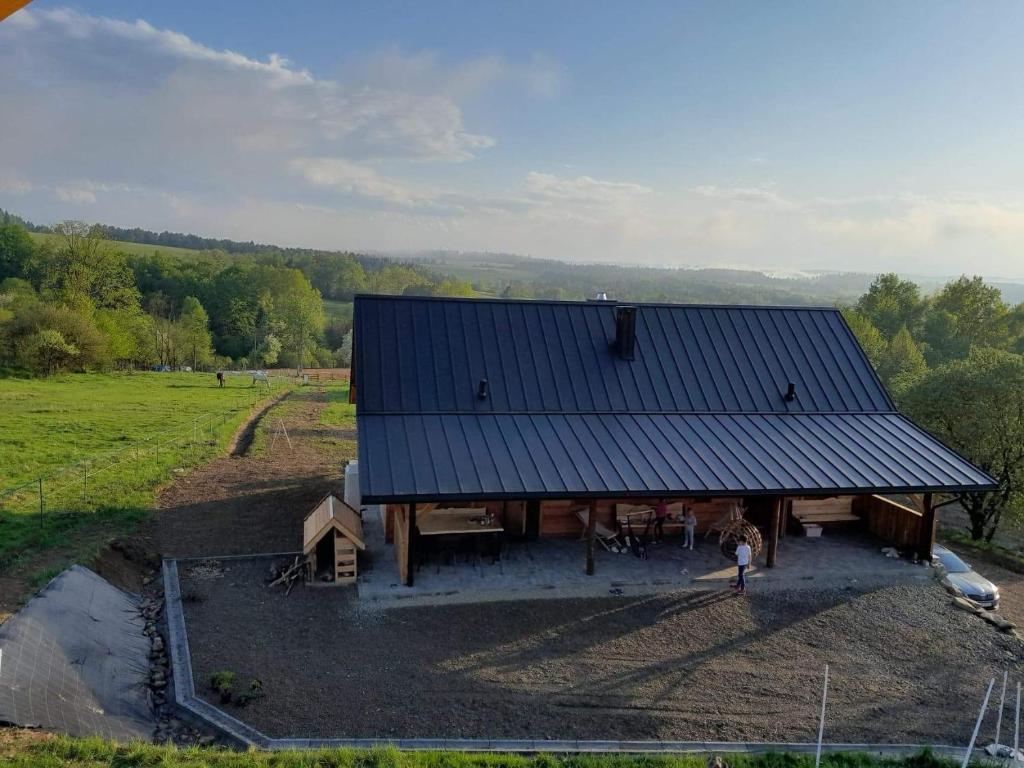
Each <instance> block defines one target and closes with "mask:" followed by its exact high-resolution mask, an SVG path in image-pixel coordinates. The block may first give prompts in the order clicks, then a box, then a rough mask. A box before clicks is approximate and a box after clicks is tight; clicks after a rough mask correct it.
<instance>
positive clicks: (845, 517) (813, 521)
mask: <svg viewBox="0 0 1024 768" xmlns="http://www.w3.org/2000/svg"><path fill="white" fill-rule="evenodd" d="M792 514H793V519H794V520H796V521H797V522H798V523H800V524H801V525H803V526H808V525H828V524H830V523H853V522H859V521H860V520H861V518H860V517H859V516H858V515H856V514H854V512H853V497H852V496H839V497H837V498H832V499H793V509H792Z"/></svg>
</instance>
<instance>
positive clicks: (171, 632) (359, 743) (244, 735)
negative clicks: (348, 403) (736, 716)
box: [163, 553, 965, 761]
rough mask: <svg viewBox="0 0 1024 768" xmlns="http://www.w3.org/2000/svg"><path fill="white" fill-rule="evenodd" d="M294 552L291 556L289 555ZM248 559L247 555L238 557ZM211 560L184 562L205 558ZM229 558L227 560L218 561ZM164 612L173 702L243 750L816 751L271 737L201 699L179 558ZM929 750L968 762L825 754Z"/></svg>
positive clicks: (791, 746) (171, 570)
mask: <svg viewBox="0 0 1024 768" xmlns="http://www.w3.org/2000/svg"><path fill="white" fill-rule="evenodd" d="M289 554H291V553H289ZM239 557H248V556H239ZM205 559H208V558H181V560H187V561H192V560H205ZM217 559H227V558H217ZM163 578H164V601H165V606H164V614H165V616H166V618H167V635H168V638H169V639H168V645H169V647H170V660H171V671H172V673H173V675H174V702H175V704H176V705H177V706H179V707H181V708H182V709H183V710H185V711H186V712H187V713H189V715H191V716H193V717H196V718H199V719H200V720H201V721H202V722H204V723H206V724H207V725H208V726H210V727H211V728H213V729H215V730H216V731H218V732H220V733H221V734H223V735H224V736H226V737H227V738H228V739H230V740H231V741H233V742H235V743H236V744H238V745H239V746H243V747H255V748H257V749H266V750H287V749H327V748H335V749H337V748H352V749H375V748H380V747H394V748H396V749H401V750H408V751H438V750H447V751H453V752H516V753H540V752H550V753H561V754H577V753H591V754H594V753H621V754H682V753H708V752H721V753H747V754H758V753H765V752H796V753H803V754H807V753H813V752H814V751H815V748H816V745H815V744H813V743H804V742H796V743H786V742H736V741H593V740H571V739H569V740H546V739H344V738H339V739H294V738H284V739H272V738H269V737H268V736H265V735H264V734H263V733H261V732H260V731H257V730H256V729H255V728H252V727H251V726H248V725H246V724H245V723H243V722H242V721H240V720H238V719H236V718H234V717H232V716H231V715H229V714H228V713H227V712H224V711H223V710H221V709H218V708H217V707H215V706H213V705H212V704H210V703H209V702H207V701H204V700H203V699H200V698H199V697H197V696H196V689H195V680H194V678H193V675H192V657H191V654H190V653H189V648H188V634H187V632H186V630H185V614H184V611H183V610H182V607H181V584H180V582H179V579H178V560H177V559H166V560H164V561H163ZM924 749H930V750H931V751H932V752H934V753H935V754H937V755H942V756H944V757H949V758H952V759H955V760H958V761H959V760H963V757H964V752H965V748H964V747H953V746H948V745H941V744H823V745H822V751H823V752H862V753H867V754H872V755H878V756H890V757H893V756H895V757H898V756H905V755H912V754H917V753H918V752H920V751H921V750H924Z"/></svg>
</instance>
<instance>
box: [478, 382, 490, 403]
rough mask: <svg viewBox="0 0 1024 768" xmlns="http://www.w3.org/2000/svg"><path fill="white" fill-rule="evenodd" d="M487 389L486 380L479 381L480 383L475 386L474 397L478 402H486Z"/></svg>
mask: <svg viewBox="0 0 1024 768" xmlns="http://www.w3.org/2000/svg"><path fill="white" fill-rule="evenodd" d="M487 388H488V384H487V379H480V383H479V384H477V385H476V396H477V397H478V398H479V399H480V400H486V399H487Z"/></svg>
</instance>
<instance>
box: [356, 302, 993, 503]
mask: <svg viewBox="0 0 1024 768" xmlns="http://www.w3.org/2000/svg"><path fill="white" fill-rule="evenodd" d="M636 306H637V320H636V334H637V335H636V354H635V359H634V360H632V361H625V360H622V359H621V358H620V357H619V356H618V355H617V354H616V353H615V350H614V349H613V348H612V347H611V342H612V340H613V337H614V332H615V330H614V328H615V326H614V304H609V303H597V302H524V301H497V300H483V301H481V300H466V299H432V298H420V297H417V298H406V297H381V296H372V297H370V296H360V297H357V299H356V306H355V321H354V322H355V344H356V346H355V360H354V384H355V388H356V390H355V391H356V403H357V421H358V430H359V464H360V487H361V491H362V494H363V499H364V500H365V501H366V502H368V503H378V502H387V501H408V500H416V499H423V500H426V499H438V500H442V499H445V500H458V499H463V500H469V499H485V498H492V499H500V498H507V499H521V498H539V497H551V498H555V497H560V498H567V497H571V498H586V497H630V496H671V495H675V496H698V495H701V496H720V495H755V494H792V495H797V494H803V495H832V494H842V493H896V492H920V491H951V492H952V491H963V490H981V489H985V488H989V487H991V486H992V485H993V481H992V479H991V478H990V477H988V476H987V475H986V474H985V473H983V472H981V471H980V470H978V469H977V468H976V467H974V466H972V465H971V464H970V463H969V462H967V461H966V460H965V459H963V458H962V457H960V456H958V455H957V454H955V453H954V452H952V451H950V450H949V449H948V448H946V447H945V446H943V445H942V444H941V443H939V442H938V441H937V440H935V439H934V438H933V437H931V436H930V435H928V434H927V433H926V432H924V431H923V430H921V429H919V428H918V427H916V426H914V425H913V424H912V423H911V422H909V421H908V420H907V419H906V418H904V417H903V416H901V415H899V414H898V413H897V412H896V410H895V407H894V406H893V404H892V401H891V400H890V399H889V396H888V394H887V393H886V392H885V389H884V388H883V387H882V385H881V383H880V382H879V381H878V378H877V376H876V375H875V373H874V371H873V370H872V368H871V366H870V364H869V363H868V361H867V358H866V357H865V356H864V353H863V351H862V350H861V349H860V346H859V345H858V344H857V342H856V340H855V339H854V337H853V334H852V333H851V331H850V330H849V328H848V327H847V325H846V323H845V322H844V321H843V319H842V316H841V315H840V314H839V312H838V311H836V310H834V309H823V308H796V307H793V308H777V307H730V306H723V307H711V306H692V305H652V304H639V305H636ZM480 379H487V380H488V397H487V398H486V399H483V400H481V399H480V398H478V396H477V387H478V384H479V381H480ZM788 382H793V383H794V384H795V385H796V393H797V397H796V399H795V400H794V401H792V402H787V401H786V400H785V398H784V394H785V391H786V387H787V383H788Z"/></svg>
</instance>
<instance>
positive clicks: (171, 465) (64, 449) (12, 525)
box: [0, 373, 291, 569]
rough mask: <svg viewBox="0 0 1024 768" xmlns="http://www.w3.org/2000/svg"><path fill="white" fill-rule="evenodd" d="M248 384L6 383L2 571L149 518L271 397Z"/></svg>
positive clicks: (0, 432)
mask: <svg viewBox="0 0 1024 768" xmlns="http://www.w3.org/2000/svg"><path fill="white" fill-rule="evenodd" d="M250 384H251V380H250V379H248V378H247V377H244V376H238V377H234V376H228V378H227V385H226V386H225V387H224V388H220V387H218V386H217V383H216V379H215V378H214V376H213V374H205V373H135V374H116V375H109V374H107V375H105V374H70V375H66V376H60V377H55V378H52V379H0V402H2V403H3V408H2V409H0V526H2V528H0V531H2V535H0V569H2V568H3V567H4V566H5V565H10V564H11V563H12V562H13V561H14V560H17V559H20V558H24V557H27V556H30V555H31V554H33V553H34V552H38V551H39V550H42V549H50V548H54V547H62V546H66V545H67V544H68V540H69V537H70V534H71V532H72V531H73V530H75V529H76V528H77V527H80V526H81V525H83V524H85V523H87V522H89V521H90V520H97V519H101V518H102V519H105V520H106V521H107V522H115V523H118V522H123V523H124V524H125V526H127V525H128V524H130V523H132V522H134V521H136V520H138V519H140V518H141V517H143V516H144V515H145V514H146V510H148V509H149V508H150V507H151V506H152V503H153V499H154V490H155V489H156V488H157V487H158V486H159V485H160V484H162V483H164V482H166V481H167V480H168V479H169V478H170V477H172V476H173V475H174V473H175V472H178V471H182V470H184V469H187V468H188V467H191V466H196V465H198V464H201V463H203V462H205V461H208V460H209V459H210V458H212V457H213V456H216V455H218V454H219V453H220V452H222V451H223V450H224V447H225V446H226V444H227V441H228V439H229V438H230V436H231V435H232V434H233V433H234V431H235V429H236V428H237V427H238V425H239V424H240V423H241V421H242V420H243V419H244V418H245V416H246V415H247V414H248V412H249V411H250V409H251V407H252V406H253V405H254V402H255V401H257V400H260V399H263V398H266V397H267V390H266V389H265V388H262V389H261V388H254V387H251V386H250ZM281 386H282V385H281V384H280V383H278V382H275V391H280V387H281ZM286 386H291V384H290V383H288V384H286ZM39 478H42V488H43V511H42V515H40V509H39ZM18 488H20V489H19V490H14V491H13V492H12V489H18ZM115 527H116V526H115Z"/></svg>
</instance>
